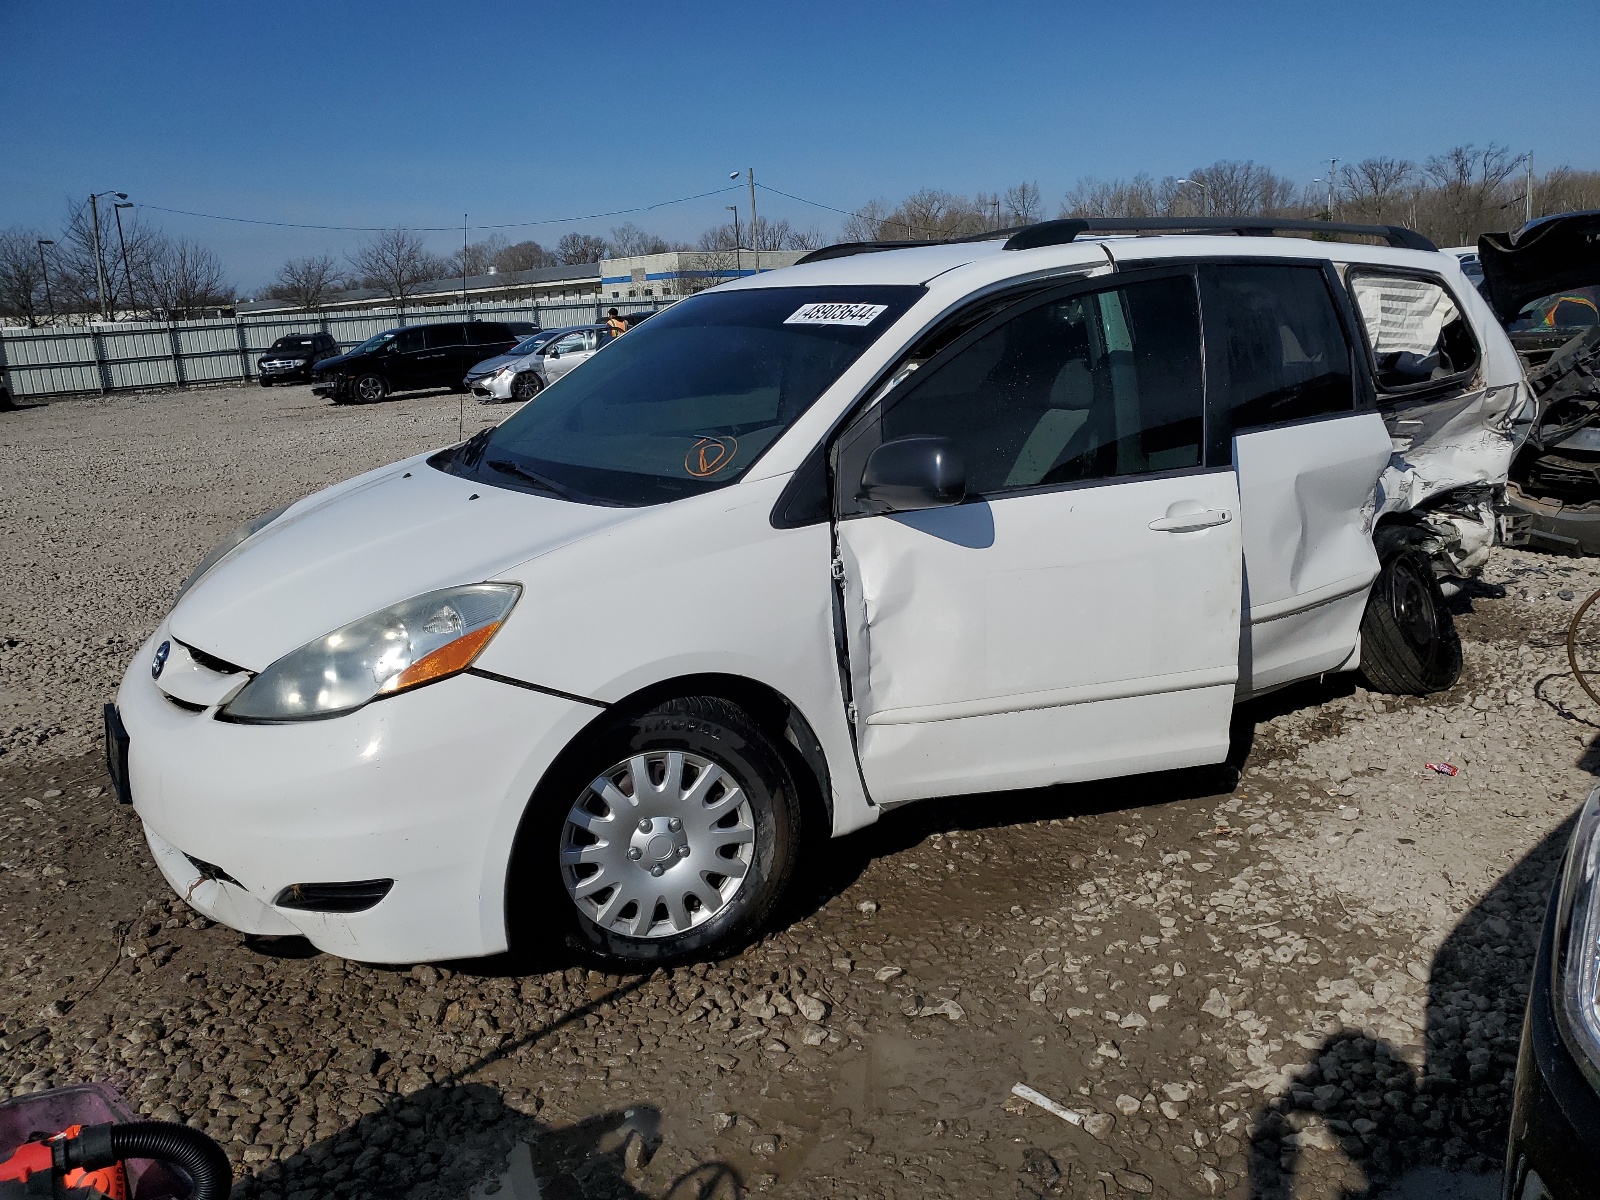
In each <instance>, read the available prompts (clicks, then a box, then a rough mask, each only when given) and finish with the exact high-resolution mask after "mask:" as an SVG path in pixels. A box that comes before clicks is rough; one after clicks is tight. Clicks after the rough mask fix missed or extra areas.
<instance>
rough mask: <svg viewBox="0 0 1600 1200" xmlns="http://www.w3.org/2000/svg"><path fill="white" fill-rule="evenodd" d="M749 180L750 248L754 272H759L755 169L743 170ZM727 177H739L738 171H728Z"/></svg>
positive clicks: (759, 241)
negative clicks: (753, 260)
mask: <svg viewBox="0 0 1600 1200" xmlns="http://www.w3.org/2000/svg"><path fill="white" fill-rule="evenodd" d="M745 174H746V176H747V177H748V178H749V180H750V250H751V252H752V253H753V254H754V255H755V273H756V274H757V275H759V274H761V232H760V230H761V227H760V226H759V225H758V224H756V169H755V168H754V167H751V168H749V170H748V171H746V172H745ZM728 178H729V179H737V178H739V172H737V171H729V172H728Z"/></svg>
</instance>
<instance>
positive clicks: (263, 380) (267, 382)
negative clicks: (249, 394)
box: [259, 375, 272, 387]
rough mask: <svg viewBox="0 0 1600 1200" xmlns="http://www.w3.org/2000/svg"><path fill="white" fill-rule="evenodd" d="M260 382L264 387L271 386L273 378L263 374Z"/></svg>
mask: <svg viewBox="0 0 1600 1200" xmlns="http://www.w3.org/2000/svg"><path fill="white" fill-rule="evenodd" d="M259 382H260V384H261V386H262V387H271V386H272V380H270V379H268V378H267V377H266V376H265V375H263V376H262V377H261V379H260V381H259Z"/></svg>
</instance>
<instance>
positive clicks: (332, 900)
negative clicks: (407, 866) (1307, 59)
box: [272, 879, 394, 913]
mask: <svg viewBox="0 0 1600 1200" xmlns="http://www.w3.org/2000/svg"><path fill="white" fill-rule="evenodd" d="M392 887H394V880H392V879H358V880H356V881H355V882H354V883H291V884H290V885H289V886H288V887H286V888H284V889H283V891H281V892H279V893H278V895H277V897H276V898H275V899H274V900H273V901H272V903H273V904H275V905H277V907H279V908H298V909H301V910H303V911H305V912H327V913H358V912H366V910H367V909H369V908H372V907H374V906H375V905H377V903H378V902H379V901H380V900H382V899H383V898H384V897H385V896H387V895H388V894H389V889H391V888H392Z"/></svg>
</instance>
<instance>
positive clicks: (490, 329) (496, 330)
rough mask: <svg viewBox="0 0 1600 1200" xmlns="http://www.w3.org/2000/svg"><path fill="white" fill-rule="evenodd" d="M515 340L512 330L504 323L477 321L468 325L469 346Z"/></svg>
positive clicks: (495, 344) (494, 344) (496, 344)
mask: <svg viewBox="0 0 1600 1200" xmlns="http://www.w3.org/2000/svg"><path fill="white" fill-rule="evenodd" d="M515 340H516V339H515V338H514V337H512V336H511V331H510V330H509V329H507V328H506V327H505V326H504V325H491V324H489V323H488V322H477V323H475V324H472V325H468V326H467V345H469V346H498V345H499V344H500V343H501V342H512V341H515Z"/></svg>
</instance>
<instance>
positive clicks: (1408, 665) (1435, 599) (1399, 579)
mask: <svg viewBox="0 0 1600 1200" xmlns="http://www.w3.org/2000/svg"><path fill="white" fill-rule="evenodd" d="M1415 536H1416V535H1415V531H1413V530H1410V529H1406V528H1403V527H1402V528H1396V527H1390V528H1387V529H1381V530H1379V531H1378V535H1377V537H1376V538H1375V539H1374V540H1375V542H1376V549H1377V551H1378V578H1377V579H1376V580H1375V581H1374V582H1373V585H1372V594H1371V595H1370V596H1369V597H1368V599H1367V611H1366V613H1365V614H1364V615H1363V616H1362V618H1361V673H1362V674H1363V675H1365V676H1366V677H1367V683H1368V684H1369V685H1371V687H1372V689H1373V690H1374V691H1378V692H1388V693H1391V694H1393V695H1409V696H1426V695H1428V694H1429V693H1431V692H1442V691H1444V690H1445V689H1446V688H1448V687H1450V686H1451V685H1452V684H1454V683H1455V681H1456V680H1457V679H1459V678H1460V677H1461V639H1460V638H1459V637H1457V636H1456V627H1455V621H1454V620H1453V619H1452V617H1451V615H1450V610H1449V608H1447V607H1446V605H1445V600H1444V595H1443V594H1442V593H1441V592H1440V591H1439V582H1438V580H1436V579H1435V578H1434V576H1433V566H1432V564H1431V563H1429V561H1428V558H1427V556H1426V555H1424V554H1423V553H1422V552H1421V551H1420V550H1418V549H1417V548H1416V545H1415Z"/></svg>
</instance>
